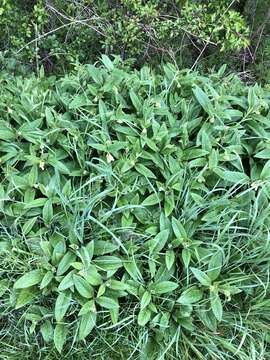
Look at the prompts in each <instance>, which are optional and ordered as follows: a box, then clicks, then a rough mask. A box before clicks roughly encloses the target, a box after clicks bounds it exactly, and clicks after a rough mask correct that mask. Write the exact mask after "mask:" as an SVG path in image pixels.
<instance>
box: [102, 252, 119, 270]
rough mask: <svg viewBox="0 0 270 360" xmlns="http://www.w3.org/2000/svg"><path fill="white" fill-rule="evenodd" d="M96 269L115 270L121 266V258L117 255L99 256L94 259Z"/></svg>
mask: <svg viewBox="0 0 270 360" xmlns="http://www.w3.org/2000/svg"><path fill="white" fill-rule="evenodd" d="M95 264H96V266H97V269H99V268H100V269H101V270H104V271H110V270H117V269H119V268H120V267H122V266H123V262H122V260H121V259H120V258H119V257H117V256H109V255H104V256H99V257H97V258H96V259H95Z"/></svg>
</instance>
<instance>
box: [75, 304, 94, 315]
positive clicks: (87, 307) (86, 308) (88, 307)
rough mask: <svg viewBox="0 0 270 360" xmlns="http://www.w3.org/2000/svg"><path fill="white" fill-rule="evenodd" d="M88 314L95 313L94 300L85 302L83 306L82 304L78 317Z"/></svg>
mask: <svg viewBox="0 0 270 360" xmlns="http://www.w3.org/2000/svg"><path fill="white" fill-rule="evenodd" d="M89 312H96V306H95V303H94V300H90V301H87V302H86V303H85V304H83V306H82V308H81V310H80V312H79V316H81V315H85V314H88V313H89Z"/></svg>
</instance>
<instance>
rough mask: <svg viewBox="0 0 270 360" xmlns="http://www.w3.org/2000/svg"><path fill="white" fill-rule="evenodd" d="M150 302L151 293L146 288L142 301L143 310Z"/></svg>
mask: <svg viewBox="0 0 270 360" xmlns="http://www.w3.org/2000/svg"><path fill="white" fill-rule="evenodd" d="M150 302H151V293H150V292H149V291H147V290H146V291H145V292H144V293H143V296H142V298H141V302H140V306H141V310H143V309H145V308H146V307H147V306H148V305H149V303H150Z"/></svg>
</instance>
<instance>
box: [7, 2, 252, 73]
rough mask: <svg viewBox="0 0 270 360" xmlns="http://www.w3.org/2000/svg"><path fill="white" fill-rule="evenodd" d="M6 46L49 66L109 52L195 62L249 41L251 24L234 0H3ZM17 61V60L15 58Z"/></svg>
mask: <svg viewBox="0 0 270 360" xmlns="http://www.w3.org/2000/svg"><path fill="white" fill-rule="evenodd" d="M0 9H2V10H1V13H0V14H1V15H0V24H2V26H3V31H2V33H1V34H0V49H2V51H3V52H4V55H5V57H6V58H7V59H8V62H9V59H10V57H11V58H12V59H14V58H15V60H16V63H15V65H14V69H15V70H16V67H17V66H18V65H17V64H18V62H19V63H20V62H22V63H23V64H29V65H30V66H32V67H33V66H35V68H36V70H37V72H38V71H39V66H40V65H41V64H43V66H44V67H45V69H46V70H48V71H59V70H60V69H61V71H64V70H65V69H66V68H68V66H69V64H70V63H74V62H75V61H76V60H77V59H78V60H79V61H80V62H86V63H87V62H89V61H94V60H95V59H96V58H97V55H99V53H100V52H101V51H105V52H106V53H107V54H117V55H120V56H121V57H122V58H125V59H128V58H131V57H132V58H134V59H135V64H136V65H139V66H140V65H142V64H143V63H144V62H145V61H151V62H152V63H160V60H161V59H165V60H166V59H170V61H172V60H173V61H174V62H178V63H179V64H180V63H181V64H182V65H183V66H187V65H190V64H192V63H193V62H194V61H195V60H196V58H197V57H198V55H199V54H200V52H201V51H202V49H204V46H206V45H210V46H211V47H212V50H213V49H216V50H221V51H222V52H226V51H227V52H228V51H231V50H233V51H238V50H240V49H242V48H245V47H247V45H248V43H249V41H248V38H249V29H248V27H247V25H246V23H245V20H244V18H243V16H242V15H241V14H240V13H239V12H238V11H237V9H235V8H233V7H232V4H230V3H229V2H228V1H227V0H226V1H222V2H220V1H219V2H216V1H199V2H194V1H169V0H166V1H157V0H151V1H142V0H117V1H112V2H104V1H92V0H91V1H89V0H83V1H73V0H68V1H63V0H55V1H52V2H45V1H42V0H39V1H30V2H29V4H27V5H25V2H21V1H10V0H2V5H0ZM9 67H10V64H9Z"/></svg>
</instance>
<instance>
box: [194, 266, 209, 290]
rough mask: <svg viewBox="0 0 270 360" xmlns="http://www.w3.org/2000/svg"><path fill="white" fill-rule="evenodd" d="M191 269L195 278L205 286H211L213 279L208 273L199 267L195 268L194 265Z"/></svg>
mask: <svg viewBox="0 0 270 360" xmlns="http://www.w3.org/2000/svg"><path fill="white" fill-rule="evenodd" d="M190 270H191V271H192V273H193V275H194V276H195V278H196V279H197V280H198V281H199V282H200V283H201V284H202V285H204V286H210V285H211V283H212V282H211V279H210V277H209V276H208V275H206V273H204V272H203V271H201V270H199V269H195V268H194V267H191V268H190Z"/></svg>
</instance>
